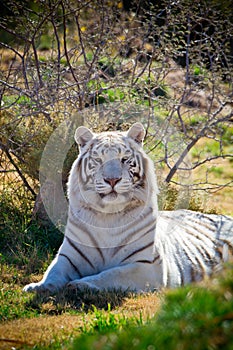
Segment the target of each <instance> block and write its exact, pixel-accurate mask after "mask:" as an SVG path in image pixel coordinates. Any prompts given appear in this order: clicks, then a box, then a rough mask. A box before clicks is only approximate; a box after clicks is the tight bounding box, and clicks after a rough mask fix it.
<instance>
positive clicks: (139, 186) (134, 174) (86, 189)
mask: <svg viewBox="0 0 233 350" xmlns="http://www.w3.org/2000/svg"><path fill="white" fill-rule="evenodd" d="M144 136H145V130H144V128H143V126H142V124H140V123H135V124H133V125H132V126H131V128H130V129H129V130H128V132H127V133H124V132H104V133H100V134H93V133H92V132H91V131H90V130H89V129H88V128H86V127H79V128H78V129H77V130H76V133H75V140H76V142H77V143H78V144H79V147H80V154H79V157H78V158H77V159H76V160H75V162H74V164H73V166H72V169H71V172H70V177H69V181H68V197H69V214H68V221H67V225H66V231H65V237H64V241H63V244H62V246H61V247H60V249H59V251H58V254H57V256H56V257H55V259H54V260H53V262H52V263H51V265H50V266H49V268H48V269H47V271H46V273H45V275H44V277H43V279H42V281H40V282H39V283H31V284H29V285H27V286H25V287H24V290H25V291H38V292H42V291H50V292H55V291H57V290H59V289H61V288H63V287H68V288H75V289H79V290H81V289H84V288H91V289H94V290H104V289H121V290H134V291H138V292H140V291H147V290H154V289H158V288H161V287H162V286H171V287H173V286H178V285H181V284H183V283H188V282H191V281H194V280H199V279H200V278H202V277H203V276H204V275H205V274H210V273H211V272H212V270H213V267H214V266H216V265H218V264H219V263H220V262H221V261H222V260H227V255H228V249H229V250H231V249H232V246H233V220H232V219H231V218H230V217H226V216H222V215H205V214H201V213H197V212H191V211H187V210H179V211H171V212H159V213H158V208H157V194H158V188H157V181H156V176H155V174H154V167H153V163H152V161H151V160H150V159H149V157H148V156H147V155H146V153H145V152H144V151H143V148H142V142H143V138H144Z"/></svg>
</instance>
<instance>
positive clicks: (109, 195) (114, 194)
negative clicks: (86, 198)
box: [99, 190, 118, 202]
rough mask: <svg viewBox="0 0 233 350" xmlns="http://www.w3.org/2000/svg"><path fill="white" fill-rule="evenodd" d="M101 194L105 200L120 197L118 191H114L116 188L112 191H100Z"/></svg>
mask: <svg viewBox="0 0 233 350" xmlns="http://www.w3.org/2000/svg"><path fill="white" fill-rule="evenodd" d="M99 195H100V197H101V198H102V199H105V200H107V201H109V202H111V201H113V200H115V199H116V198H117V197H118V194H117V192H116V191H114V190H113V191H111V192H109V193H100V194H99Z"/></svg>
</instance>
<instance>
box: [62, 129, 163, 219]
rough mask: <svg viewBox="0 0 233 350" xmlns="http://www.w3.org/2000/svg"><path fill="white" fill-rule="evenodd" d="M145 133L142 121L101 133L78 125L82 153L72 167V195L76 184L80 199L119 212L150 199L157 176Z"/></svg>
mask: <svg viewBox="0 0 233 350" xmlns="http://www.w3.org/2000/svg"><path fill="white" fill-rule="evenodd" d="M144 136H145V130H144V127H143V125H142V124H141V123H135V124H133V125H132V126H131V128H130V129H129V130H128V132H117V131H115V132H102V133H100V134H94V133H93V132H92V131H90V130H89V129H88V128H86V127H84V126H81V127H79V128H78V129H77V130H76V132H75V140H76V142H77V143H78V145H79V148H80V155H79V157H78V159H77V160H76V161H75V162H74V165H73V167H72V170H71V175H70V180H69V184H68V194H69V197H71V196H72V195H73V198H74V195H75V194H74V191H75V188H76V189H78V191H79V196H80V195H81V197H82V198H79V201H81V202H84V203H86V205H88V206H89V207H91V208H93V209H96V210H98V211H102V212H105V213H115V212H119V211H122V210H125V209H126V208H130V207H132V206H135V205H141V204H142V203H144V202H145V201H146V200H148V196H151V195H153V190H155V192H156V191H157V188H155V187H156V179H155V180H154V181H151V179H152V178H153V179H154V176H155V175H154V171H153V165H152V164H151V163H152V162H151V160H150V159H149V158H148V156H147V155H146V154H145V152H144V151H143V149H142V142H143V139H144ZM152 173H153V175H152ZM75 180H76V181H75ZM75 182H76V185H75ZM151 182H154V183H153V184H152V183H151Z"/></svg>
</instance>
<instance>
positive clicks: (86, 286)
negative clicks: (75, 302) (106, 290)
mask: <svg viewBox="0 0 233 350" xmlns="http://www.w3.org/2000/svg"><path fill="white" fill-rule="evenodd" d="M66 287H67V289H68V290H78V291H80V292H84V291H87V290H91V291H98V290H99V288H98V287H97V286H96V285H94V284H93V283H90V282H86V281H85V282H84V281H83V282H81V281H71V282H69V283H68V284H67V285H66Z"/></svg>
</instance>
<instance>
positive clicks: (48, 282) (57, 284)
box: [23, 254, 78, 293]
mask: <svg viewBox="0 0 233 350" xmlns="http://www.w3.org/2000/svg"><path fill="white" fill-rule="evenodd" d="M73 278H78V274H77V273H76V272H75V271H73V274H72V273H71V271H70V265H69V263H68V261H67V259H66V258H65V257H64V256H62V255H61V254H60V255H57V256H56V257H55V259H54V260H53V261H52V263H51V264H50V266H49V267H48V269H47V271H46V272H45V274H44V277H43V279H42V280H41V281H40V282H37V283H30V284H27V285H26V286H25V287H24V288H23V291H25V292H39V293H44V292H51V293H54V292H57V291H58V290H60V289H62V288H63V287H64V286H65V285H66V284H67V283H68V282H69V281H70V280H72V279H73Z"/></svg>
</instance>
